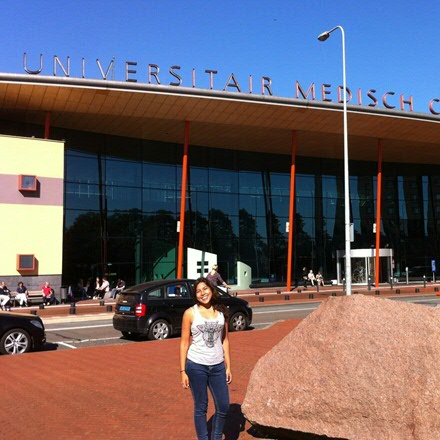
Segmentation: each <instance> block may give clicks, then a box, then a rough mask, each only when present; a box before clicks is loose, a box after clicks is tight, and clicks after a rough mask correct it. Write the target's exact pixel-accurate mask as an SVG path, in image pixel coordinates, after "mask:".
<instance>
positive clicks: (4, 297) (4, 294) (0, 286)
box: [0, 281, 11, 310]
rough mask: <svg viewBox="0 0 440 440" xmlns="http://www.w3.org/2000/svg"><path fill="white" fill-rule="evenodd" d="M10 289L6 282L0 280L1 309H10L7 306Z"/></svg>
mask: <svg viewBox="0 0 440 440" xmlns="http://www.w3.org/2000/svg"><path fill="white" fill-rule="evenodd" d="M10 292H11V291H10V290H9V289H8V286H6V283H5V282H4V281H2V282H1V283H0V309H1V310H7V309H10V307H9V306H8V303H9V300H10V295H9V294H10Z"/></svg>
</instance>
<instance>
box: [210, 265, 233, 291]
mask: <svg viewBox="0 0 440 440" xmlns="http://www.w3.org/2000/svg"><path fill="white" fill-rule="evenodd" d="M206 279H207V280H208V281H210V282H211V283H212V284H213V285H214V286H223V287H226V289H230V288H231V286H229V285H228V284H227V283H226V281H223V278H222V277H221V275H220V274H219V272H218V265H217V264H214V265H213V266H212V269H211V272H209V273H208V275H206Z"/></svg>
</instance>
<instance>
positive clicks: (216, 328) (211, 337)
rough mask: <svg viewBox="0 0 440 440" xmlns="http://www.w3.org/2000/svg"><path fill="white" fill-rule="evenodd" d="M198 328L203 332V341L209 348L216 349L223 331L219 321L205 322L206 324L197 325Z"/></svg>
mask: <svg viewBox="0 0 440 440" xmlns="http://www.w3.org/2000/svg"><path fill="white" fill-rule="evenodd" d="M197 328H198V329H199V330H200V331H201V332H202V334H203V340H204V341H205V345H206V346H207V347H208V348H212V347H214V344H215V341H217V339H218V338H219V337H220V335H221V333H222V331H223V325H221V324H219V323H218V322H217V321H214V322H209V321H205V323H204V324H202V325H197Z"/></svg>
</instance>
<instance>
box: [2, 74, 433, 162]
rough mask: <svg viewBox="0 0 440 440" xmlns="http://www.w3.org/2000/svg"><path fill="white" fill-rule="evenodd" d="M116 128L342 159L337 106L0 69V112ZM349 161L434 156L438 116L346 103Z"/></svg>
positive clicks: (113, 131) (114, 131) (112, 131)
mask: <svg viewBox="0 0 440 440" xmlns="http://www.w3.org/2000/svg"><path fill="white" fill-rule="evenodd" d="M46 112H50V113H51V125H52V126H53V127H59V128H65V129H73V130H81V131H90V132H95V133H104V134H109V135H116V136H126V137H132V138H141V139H150V140H156V141H162V142H172V143H183V137H184V122H185V121H190V122H191V128H190V145H199V146H206V147H212V148H229V149H238V150H246V151H257V152H270V153H277V154H290V152H291V139H292V130H297V139H298V147H297V154H298V155H300V156H309V157H321V158H338V159H342V158H343V126H342V122H343V121H342V104H338V103H332V102H322V101H307V100H299V99H293V98H280V97H274V96H267V95H255V94H246V93H239V92H224V91H216V90H205V89H195V88H194V89H193V88H187V87H181V86H179V87H176V86H162V85H155V84H145V83H132V82H123V81H108V80H98V79H96V80H90V79H81V78H67V77H50V76H39V75H19V74H0V117H1V118H3V119H6V120H14V121H23V122H28V123H37V124H41V125H44V121H45V117H46ZM348 133H349V155H350V159H356V160H369V161H376V160H377V139H379V138H380V139H382V142H383V147H384V149H383V160H384V161H388V162H404V163H429V164H439V163H440V154H439V149H440V118H439V117H438V116H437V117H436V116H434V115H429V114H424V113H415V112H409V111H406V112H404V111H395V110H384V109H377V108H370V107H361V106H355V105H349V106H348Z"/></svg>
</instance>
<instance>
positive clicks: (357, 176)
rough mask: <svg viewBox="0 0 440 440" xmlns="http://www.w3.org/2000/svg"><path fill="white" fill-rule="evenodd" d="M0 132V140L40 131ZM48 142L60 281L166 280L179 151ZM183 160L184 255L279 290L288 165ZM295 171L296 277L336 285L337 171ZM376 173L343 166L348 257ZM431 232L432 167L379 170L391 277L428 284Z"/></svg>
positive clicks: (434, 219) (372, 209) (246, 155)
mask: <svg viewBox="0 0 440 440" xmlns="http://www.w3.org/2000/svg"><path fill="white" fill-rule="evenodd" d="M1 125H3V127H0V128H2V129H3V132H5V133H7V132H8V131H9V133H8V134H20V135H22V136H23V135H36V134H37V135H38V134H40V132H41V127H38V130H39V131H38V132H37V133H35V127H32V126H29V125H28V126H23V125H20V127H19V132H18V133H14V132H13V131H14V130H13V129H12V128H11V127H13V125H11V124H10V123H8V124H5V123H3V124H1ZM6 126H7V127H8V130H5V129H4V128H5V127H6ZM16 129H17V131H18V127H16ZM182 135H183V133H182ZM52 136H53V137H54V138H56V139H65V142H66V152H65V202H64V206H65V221H64V228H65V229H64V255H63V265H64V268H63V278H64V279H63V282H64V283H66V284H71V283H74V282H76V280H77V279H79V278H83V279H87V278H90V277H94V276H96V275H99V274H102V272H103V271H104V270H105V271H108V272H109V273H111V274H113V275H112V277H114V278H117V277H121V278H123V279H124V280H125V281H126V282H127V285H129V284H132V283H135V282H140V281H145V280H150V279H153V278H154V277H155V276H156V275H155V274H157V268H158V266H159V265H163V267H167V268H168V269H167V272H164V269H163V268H162V274H165V275H166V276H174V275H175V274H176V271H175V265H176V255H177V252H176V249H177V243H178V233H177V227H176V226H177V221H178V220H179V211H180V194H181V176H182V166H181V164H182V154H183V145H179V144H165V143H159V142H154V141H145V140H136V139H131V138H120V137H112V136H106V135H98V134H94V133H84V132H75V131H66V130H55V129H54V130H53V131H52ZM323 148H325V138H323ZM270 149H271V148H270V145H268V146H267V151H270ZM188 163H189V171H188V191H187V200H186V216H185V219H186V220H185V248H186V247H193V248H197V249H201V250H204V251H207V252H213V253H216V254H217V255H218V263H219V266H220V272H221V274H222V276H224V278H225V279H227V280H228V282H230V283H233V282H234V277H235V276H236V274H235V264H236V262H237V261H242V262H244V263H246V264H248V265H249V266H251V268H252V278H253V280H255V281H256V280H261V281H265V280H269V279H272V280H273V279H275V280H276V281H284V280H285V277H286V273H287V268H286V264H287V236H288V234H287V232H286V222H288V218H289V212H288V210H289V184H290V163H291V158H290V156H288V155H275V154H270V153H256V152H246V151H235V150H230V149H212V148H204V147H193V146H191V145H190V147H189V161H188ZM296 170H297V175H296V182H295V190H296V199H295V225H294V243H293V245H294V251H293V268H292V270H293V273H294V276H295V277H297V276H299V275H300V272H301V268H302V267H303V266H306V267H308V268H312V269H313V270H314V271H315V273H316V272H317V271H318V270H319V271H321V273H323V274H324V278H325V279H327V280H328V279H335V278H336V251H337V250H341V249H344V187H343V162H342V161H340V160H331V159H320V158H310V157H298V158H297V160H296ZM376 176H377V164H376V163H375V162H361V161H354V160H351V161H350V195H351V214H352V221H353V223H354V242H353V243H352V248H353V249H366V248H371V247H374V246H375V233H374V232H373V225H374V223H375V221H376V217H375V216H376V202H375V200H376V182H377V177H376ZM439 228H440V166H435V165H414V164H402V163H399V164H398V163H384V164H383V186H382V222H381V247H390V248H392V249H393V250H394V272H395V274H396V275H397V276H399V275H402V274H404V272H405V267H409V268H410V269H411V268H419V269H420V268H421V269H420V270H422V271H425V272H426V274H427V275H428V274H429V275H430V268H431V260H437V261H439V260H438V258H439V256H440V249H439V238H438V237H439V234H438V229H439ZM185 255H186V253H185ZM165 263H166V264H165ZM162 276H163V275H162ZM382 281H388V280H385V279H383V280H382Z"/></svg>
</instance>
